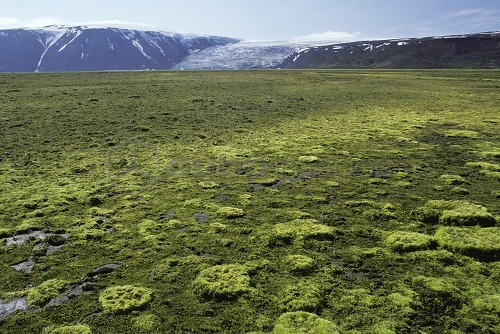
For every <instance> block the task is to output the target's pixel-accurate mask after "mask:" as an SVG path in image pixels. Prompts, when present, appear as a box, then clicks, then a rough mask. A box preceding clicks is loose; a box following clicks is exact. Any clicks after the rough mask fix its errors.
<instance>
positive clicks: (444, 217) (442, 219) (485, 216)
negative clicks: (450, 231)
mask: <svg viewBox="0 0 500 334" xmlns="http://www.w3.org/2000/svg"><path fill="white" fill-rule="evenodd" d="M416 215H417V218H418V219H419V220H420V221H422V222H425V223H431V224H442V225H451V226H474V225H479V226H495V224H496V219H495V217H493V215H491V214H490V213H489V212H488V210H487V209H486V208H485V207H484V206H482V205H478V204H473V203H470V202H467V201H443V200H431V201H428V202H427V203H426V204H425V205H424V206H423V207H421V208H419V209H417V210H416Z"/></svg>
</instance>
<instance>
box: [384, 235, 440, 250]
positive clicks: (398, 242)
mask: <svg viewBox="0 0 500 334" xmlns="http://www.w3.org/2000/svg"><path fill="white" fill-rule="evenodd" d="M384 244H385V245H386V246H387V247H389V248H390V249H392V250H394V251H396V252H401V253H403V252H413V251H419V250H427V249H433V248H435V247H436V245H437V243H436V240H435V238H434V237H431V236H428V235H425V234H421V233H416V232H403V231H397V232H394V233H392V234H390V235H389V236H388V237H387V238H386V239H385V241H384Z"/></svg>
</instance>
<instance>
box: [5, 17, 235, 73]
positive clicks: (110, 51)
mask: <svg viewBox="0 0 500 334" xmlns="http://www.w3.org/2000/svg"><path fill="white" fill-rule="evenodd" d="M238 41H239V40H237V39H234V38H227V37H218V36H198V35H185V34H178V33H169V32H163V31H140V30H135V29H121V28H112V27H109V28H103V27H89V26H78V27H66V26H48V27H45V28H42V29H9V30H0V72H45V71H51V72H59V71H101V70H160V69H161V70H163V69H171V68H173V67H174V66H175V65H176V64H178V63H180V62H181V61H182V60H184V59H185V58H186V57H187V56H188V55H190V54H193V53H196V52H199V51H200V50H203V49H205V48H208V47H213V46H221V45H226V44H230V43H236V42H238Z"/></svg>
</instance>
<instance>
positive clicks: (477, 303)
mask: <svg viewBox="0 0 500 334" xmlns="http://www.w3.org/2000/svg"><path fill="white" fill-rule="evenodd" d="M460 317H461V319H463V324H464V325H465V328H464V329H466V330H467V333H497V332H498V329H500V294H488V295H482V296H479V297H477V298H475V299H474V300H473V301H472V303H471V304H470V305H467V306H465V307H464V308H463V309H462V310H461V311H460ZM491 329H494V330H495V329H496V330H497V331H492V330H491Z"/></svg>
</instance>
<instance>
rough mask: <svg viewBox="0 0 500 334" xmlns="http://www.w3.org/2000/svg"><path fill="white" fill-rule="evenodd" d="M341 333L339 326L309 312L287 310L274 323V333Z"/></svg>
mask: <svg viewBox="0 0 500 334" xmlns="http://www.w3.org/2000/svg"><path fill="white" fill-rule="evenodd" d="M292 333H293V334H311V333H314V334H339V333H340V332H339V331H338V330H337V326H335V325H334V324H333V323H332V322H331V321H328V320H326V319H323V318H321V317H319V316H318V315H316V314H313V313H309V312H303V311H298V312H287V313H284V314H282V315H281V316H280V317H279V319H278V321H276V324H275V325H274V330H273V334H292Z"/></svg>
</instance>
